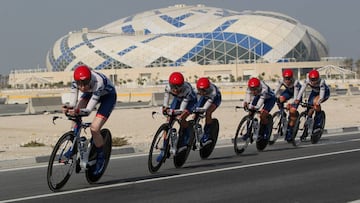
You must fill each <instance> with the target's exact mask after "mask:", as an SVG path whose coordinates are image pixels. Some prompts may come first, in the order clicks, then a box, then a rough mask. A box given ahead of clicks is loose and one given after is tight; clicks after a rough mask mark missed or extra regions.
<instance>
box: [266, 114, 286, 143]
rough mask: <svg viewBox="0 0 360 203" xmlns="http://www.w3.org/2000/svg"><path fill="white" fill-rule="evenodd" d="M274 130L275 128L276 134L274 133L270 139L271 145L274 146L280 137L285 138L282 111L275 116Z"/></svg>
mask: <svg viewBox="0 0 360 203" xmlns="http://www.w3.org/2000/svg"><path fill="white" fill-rule="evenodd" d="M284 114H285V113H284ZM283 116H285V117H286V115H283ZM272 128H273V131H274V133H272V135H271V136H270V138H269V145H273V144H274V143H275V142H276V140H277V139H278V138H279V137H281V136H283V129H282V128H283V126H282V123H281V112H280V111H277V112H275V113H274V114H273V126H272Z"/></svg>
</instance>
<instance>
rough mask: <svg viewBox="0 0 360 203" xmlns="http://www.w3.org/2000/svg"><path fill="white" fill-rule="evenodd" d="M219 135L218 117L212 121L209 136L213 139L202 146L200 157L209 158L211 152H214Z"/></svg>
mask: <svg viewBox="0 0 360 203" xmlns="http://www.w3.org/2000/svg"><path fill="white" fill-rule="evenodd" d="M218 136H219V121H218V119H216V118H213V119H212V122H211V127H210V137H209V138H210V139H211V140H212V142H211V143H210V144H208V145H205V146H203V147H201V148H200V157H201V158H202V159H206V158H208V157H209V156H210V154H211V153H212V152H213V150H214V148H215V145H216V142H217V139H218Z"/></svg>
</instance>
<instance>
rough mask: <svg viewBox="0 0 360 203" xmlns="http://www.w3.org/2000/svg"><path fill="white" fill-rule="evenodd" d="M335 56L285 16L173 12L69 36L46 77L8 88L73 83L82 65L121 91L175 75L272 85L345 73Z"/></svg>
mask: <svg viewBox="0 0 360 203" xmlns="http://www.w3.org/2000/svg"><path fill="white" fill-rule="evenodd" d="M328 54H329V48H328V44H327V42H326V40H325V39H324V37H323V36H322V35H321V34H320V33H319V32H317V31H316V30H315V29H313V28H311V27H309V26H306V25H304V24H302V23H300V22H299V21H298V20H296V19H294V18H292V17H289V16H287V15H284V14H281V13H276V12H267V11H248V10H246V11H232V10H228V9H222V8H214V7H207V6H205V5H193V6H190V5H174V6H171V7H167V8H159V9H154V10H150V11H145V12H142V13H138V14H134V15H132V16H128V17H124V18H122V19H119V20H117V21H114V22H112V23H109V24H107V25H104V26H102V27H100V28H98V29H95V30H90V29H88V28H83V29H81V30H80V31H72V32H69V33H68V34H67V35H65V36H63V37H61V38H60V39H59V40H57V41H56V42H55V44H54V46H53V48H52V49H51V50H50V51H49V52H48V54H47V57H46V66H47V70H41V71H34V73H31V74H29V73H24V74H22V72H21V71H14V72H12V73H11V74H10V77H9V82H10V84H13V85H19V84H21V83H25V82H24V81H26V82H27V83H29V81H31V80H33V81H38V82H39V83H46V82H48V83H52V82H53V83H55V82H59V81H63V82H65V83H67V82H69V81H70V80H71V72H72V71H73V70H74V68H75V67H77V66H78V65H80V64H85V65H87V66H89V67H91V68H92V69H94V70H98V71H101V72H104V73H105V74H107V75H109V76H110V77H111V78H112V79H113V80H114V82H115V83H117V84H122V83H121V81H127V82H128V83H131V82H135V83H136V81H139V80H141V81H143V82H144V83H145V84H155V83H157V84H158V83H159V82H161V81H166V79H167V77H168V75H169V74H170V73H171V72H172V71H181V72H183V73H184V75H185V76H186V78H187V80H189V81H190V82H194V81H195V80H196V78H197V77H200V76H208V77H214V78H219V77H222V78H223V79H224V78H225V79H226V80H229V78H235V80H245V79H247V78H249V77H250V76H259V75H262V76H264V79H270V78H272V77H273V76H279V75H281V71H282V69H283V68H293V69H294V71H295V72H296V73H297V75H298V77H304V75H305V73H306V72H307V71H308V70H309V69H312V68H320V67H323V66H326V65H337V66H341V64H342V59H341V58H340V59H336V58H335V59H334V58H331V57H328ZM31 75H32V76H31ZM30 77H31V78H30Z"/></svg>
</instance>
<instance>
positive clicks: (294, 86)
mask: <svg viewBox="0 0 360 203" xmlns="http://www.w3.org/2000/svg"><path fill="white" fill-rule="evenodd" d="M282 76H283V78H282V79H281V80H279V81H278V84H277V86H276V88H275V90H274V92H275V95H278V94H279V92H280V88H281V87H282V86H284V87H285V90H284V91H283V92H282V93H281V94H280V95H279V96H278V97H277V100H276V101H277V104H278V106H279V108H282V107H283V105H284V103H285V102H286V101H288V100H290V99H293V100H295V99H296V98H297V95H298V94H299V91H300V89H301V83H300V81H299V80H296V79H295V78H294V73H293V71H292V70H291V69H285V70H284V71H283V73H282ZM298 106H299V105H298V104H295V103H292V104H291V105H288V107H287V108H288V109H289V112H290V119H289V123H288V126H287V132H286V136H285V140H286V141H288V142H291V141H292V138H291V137H292V136H291V134H292V132H293V127H294V125H295V122H296V119H297V117H298V115H299V113H298V111H297V108H298Z"/></svg>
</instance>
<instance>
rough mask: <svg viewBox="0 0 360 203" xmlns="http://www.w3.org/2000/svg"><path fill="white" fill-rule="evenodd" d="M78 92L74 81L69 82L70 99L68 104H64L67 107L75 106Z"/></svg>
mask: <svg viewBox="0 0 360 203" xmlns="http://www.w3.org/2000/svg"><path fill="white" fill-rule="evenodd" d="M78 94H79V90H78V88H77V85H76V82H75V81H73V82H72V83H71V91H70V101H69V103H68V104H66V106H67V107H72V108H74V107H75V106H76V103H77V100H78Z"/></svg>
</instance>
